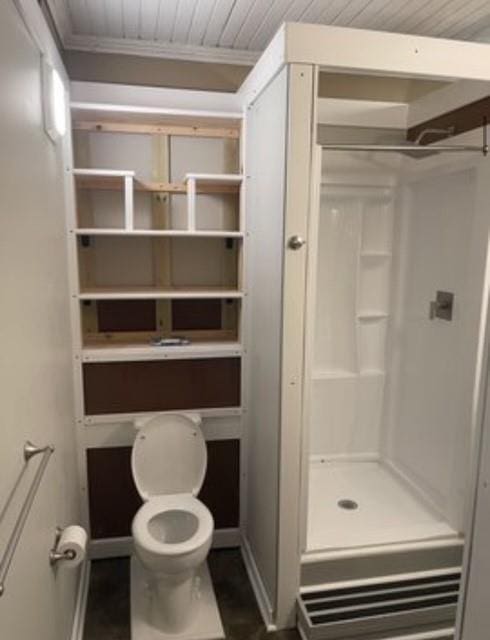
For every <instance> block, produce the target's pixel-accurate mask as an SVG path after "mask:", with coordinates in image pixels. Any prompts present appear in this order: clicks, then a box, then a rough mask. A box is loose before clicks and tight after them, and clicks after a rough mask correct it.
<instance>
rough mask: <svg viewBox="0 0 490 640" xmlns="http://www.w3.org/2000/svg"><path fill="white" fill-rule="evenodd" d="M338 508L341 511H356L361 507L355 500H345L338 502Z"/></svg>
mask: <svg viewBox="0 0 490 640" xmlns="http://www.w3.org/2000/svg"><path fill="white" fill-rule="evenodd" d="M337 506H338V507H340V508H341V509H346V510H347V511H353V510H354V509H358V508H359V505H358V504H357V502H356V501H355V500H349V499H343V500H339V501H338V502H337Z"/></svg>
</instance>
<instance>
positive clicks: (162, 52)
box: [63, 33, 260, 66]
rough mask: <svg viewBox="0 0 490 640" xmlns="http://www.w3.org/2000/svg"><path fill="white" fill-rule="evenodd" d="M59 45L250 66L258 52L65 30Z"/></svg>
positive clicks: (125, 53)
mask: <svg viewBox="0 0 490 640" xmlns="http://www.w3.org/2000/svg"><path fill="white" fill-rule="evenodd" d="M63 45H64V47H65V49H68V50H70V51H73V50H75V51H88V52H90V53H115V54H123V55H132V56H144V57H147V58H163V59H169V60H188V61H190V62H207V63H218V64H234V65H245V66H252V65H253V64H255V62H256V61H257V59H258V57H259V55H260V54H259V52H257V51H248V50H245V49H230V48H227V47H203V46H200V45H188V44H176V43H166V42H157V41H155V40H137V39H132V38H109V37H100V36H90V35H79V34H73V33H71V34H69V35H67V36H65V37H64V39H63Z"/></svg>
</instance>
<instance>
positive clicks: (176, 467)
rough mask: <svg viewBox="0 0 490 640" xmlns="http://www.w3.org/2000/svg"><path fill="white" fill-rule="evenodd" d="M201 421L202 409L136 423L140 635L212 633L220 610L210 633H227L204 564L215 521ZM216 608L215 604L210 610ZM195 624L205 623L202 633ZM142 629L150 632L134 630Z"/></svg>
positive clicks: (135, 585) (135, 569) (135, 589)
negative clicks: (203, 494) (205, 495)
mask: <svg viewBox="0 0 490 640" xmlns="http://www.w3.org/2000/svg"><path fill="white" fill-rule="evenodd" d="M200 424H201V418H200V416H199V415H197V414H178V413H175V414H164V415H159V416H155V417H154V418H151V419H150V420H148V421H146V422H143V423H139V424H138V423H137V424H136V425H135V426H136V427H137V428H138V434H137V436H136V439H135V442H134V445H133V450H132V456H131V467H132V472H133V478H134V482H135V484H136V488H137V490H138V492H139V494H140V496H141V497H142V498H143V500H144V504H143V505H142V506H141V508H140V509H139V511H138V512H137V513H136V515H135V517H134V520H133V525H132V532H133V542H134V548H135V553H136V558H134V559H133V564H132V570H131V571H132V576H131V581H132V582H131V592H132V593H131V599H132V605H131V606H132V616H133V615H134V616H136V617H137V618H138V619H137V620H132V629H133V640H139V637H141V638H142V640H146V639H147V638H148V639H149V638H150V637H151V638H153V637H155V638H157V637H165V636H167V635H172V636H175V635H176V634H177V635H178V636H179V637H185V638H191V637H205V636H206V634H205V635H204V636H203V635H202V631H203V625H204V626H206V621H207V624H208V626H209V624H210V621H211V618H212V619H213V621H214V622H216V620H215V618H216V616H217V617H218V628H217V629H215V628H214V627H216V624H212V625H211V626H212V627H213V629H210V632H209V633H210V635H209V637H220V636H221V637H222V626H221V621H220V620H219V613H218V610H217V607H216V601H215V598H214V593H213V590H212V585H211V581H210V578H209V573H208V570H207V567H206V564H205V560H206V557H207V555H208V552H209V549H210V547H211V541H212V536H213V528H214V522H213V517H212V515H211V513H210V512H209V510H208V509H207V507H206V506H205V505H204V504H203V503H202V502H200V500H198V498H196V495H197V494H198V493H199V491H200V489H201V486H202V483H203V481H204V477H205V475H206V467H207V451H206V443H205V440H204V437H203V435H202V432H201V428H200ZM138 561H139V562H138ZM138 565H140V566H138ZM138 576H139V577H138ZM141 582H144V584H140V583H141ZM209 591H211V593H208V592H209ZM204 592H206V593H204ZM142 594H143V595H142ZM133 599H138V601H140V604H139V605H138V604H135V603H134V602H133ZM143 600H144V601H145V602H143ZM209 607H211V608H213V611H209V610H206V611H203V608H207V609H209ZM199 617H200V618H201V620H197V618H199ZM194 627H196V628H198V629H199V633H198V634H197V635H195V634H193V631H192V630H193V628H194ZM137 629H140V630H141V629H146V632H145V633H143V632H141V631H140V632H137V631H136V632H135V630H137ZM187 632H188V633H187ZM216 634H217V635H216ZM137 636H139V637H137Z"/></svg>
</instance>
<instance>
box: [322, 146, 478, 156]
mask: <svg viewBox="0 0 490 640" xmlns="http://www.w3.org/2000/svg"><path fill="white" fill-rule="evenodd" d="M321 148H322V149H325V150H329V151H388V152H389V151H391V152H395V153H408V154H412V153H413V152H415V153H417V152H420V153H422V154H426V155H429V154H431V153H445V152H449V153H454V152H457V151H466V152H468V151H472V152H478V153H482V154H483V155H484V156H486V155H487V153H488V146H487V145H483V146H481V145H480V146H478V145H461V144H459V145H408V144H393V145H390V144H322V145H321Z"/></svg>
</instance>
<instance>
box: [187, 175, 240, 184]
mask: <svg viewBox="0 0 490 640" xmlns="http://www.w3.org/2000/svg"><path fill="white" fill-rule="evenodd" d="M190 180H194V181H195V182H200V183H201V184H203V183H205V184H240V183H241V182H242V181H243V175H242V174H239V173H186V174H185V177H184V182H189V181H190Z"/></svg>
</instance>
